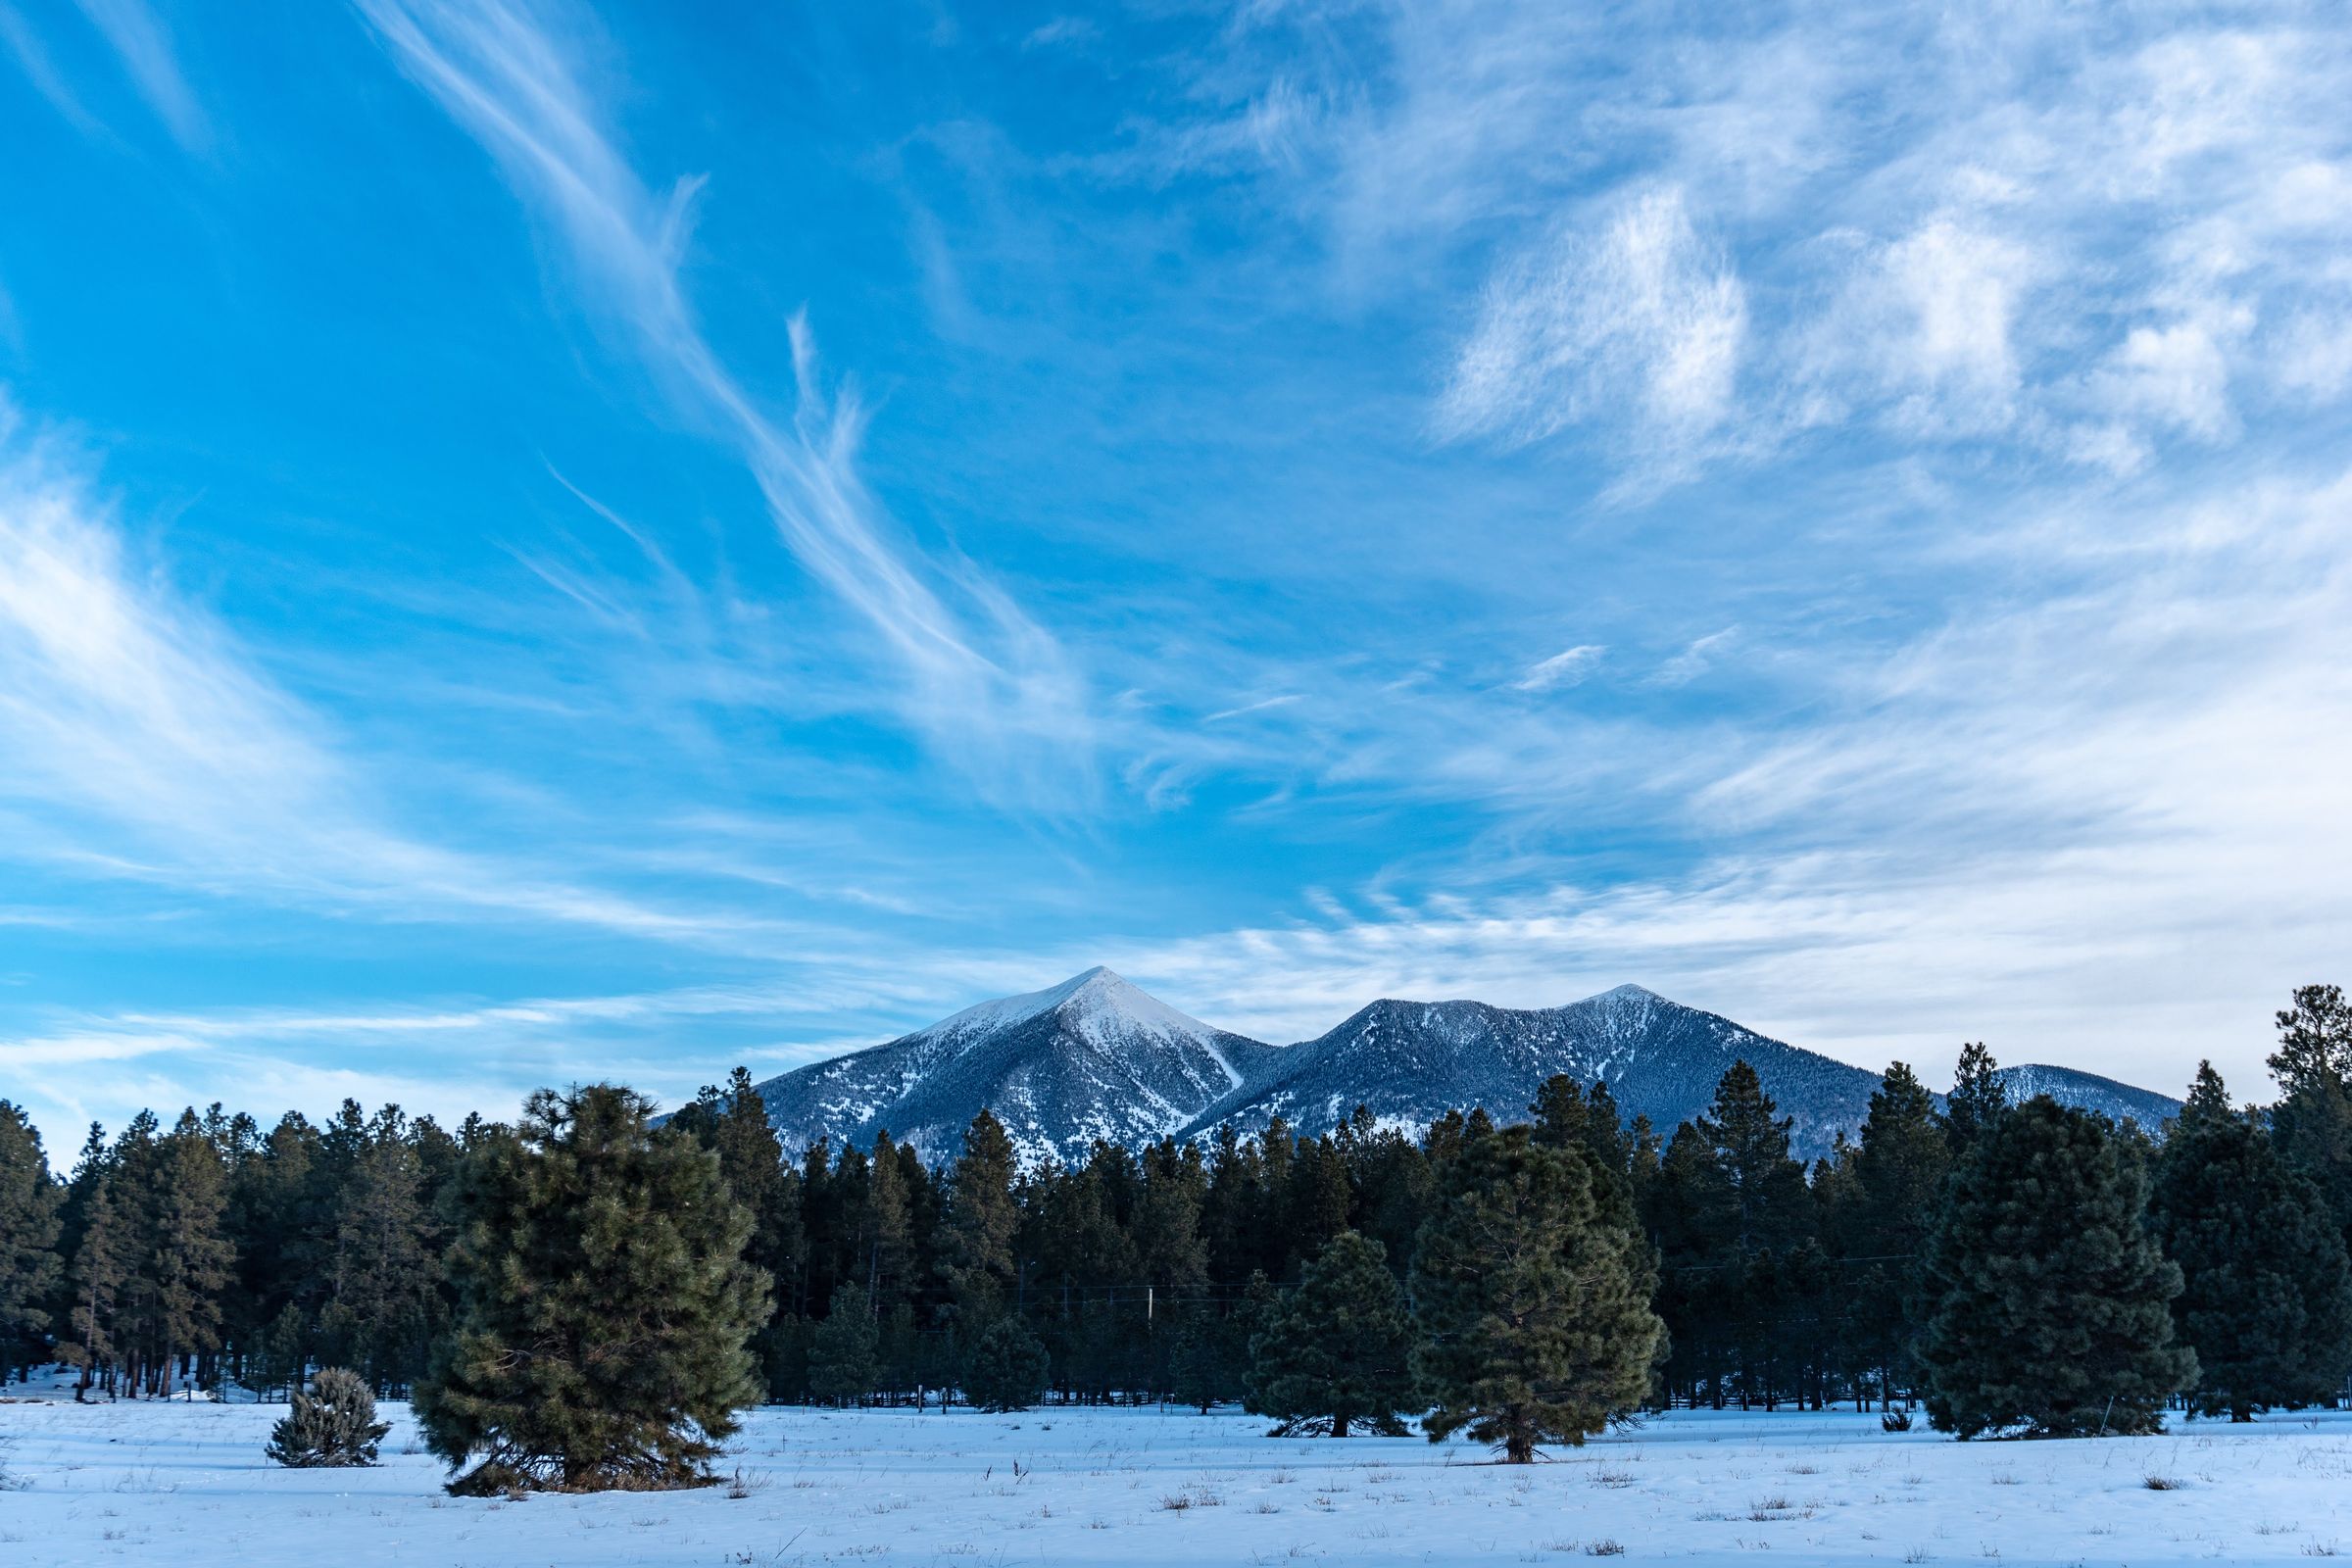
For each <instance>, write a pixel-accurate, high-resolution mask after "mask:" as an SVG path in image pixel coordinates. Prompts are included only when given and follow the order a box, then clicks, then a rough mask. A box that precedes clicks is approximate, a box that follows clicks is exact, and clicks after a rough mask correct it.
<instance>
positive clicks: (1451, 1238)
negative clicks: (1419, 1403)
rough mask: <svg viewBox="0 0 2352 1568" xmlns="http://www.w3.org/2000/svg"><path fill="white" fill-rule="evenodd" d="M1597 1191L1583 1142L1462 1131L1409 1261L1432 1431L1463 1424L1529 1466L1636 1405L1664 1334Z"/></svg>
mask: <svg viewBox="0 0 2352 1568" xmlns="http://www.w3.org/2000/svg"><path fill="white" fill-rule="evenodd" d="M1477 1119H1478V1118H1475V1117H1474V1118H1472V1121H1473V1123H1475V1122H1476V1120H1477ZM1593 1186H1594V1184H1593V1171H1592V1166H1591V1163H1590V1161H1589V1160H1588V1159H1587V1158H1586V1156H1585V1155H1584V1153H1583V1152H1582V1151H1581V1150H1569V1149H1556V1148H1551V1147H1547V1146H1545V1145H1543V1144H1539V1143H1537V1142H1535V1141H1534V1139H1533V1138H1532V1137H1531V1136H1530V1135H1529V1130H1528V1129H1527V1128H1526V1127H1524V1126H1520V1127H1511V1128H1507V1129H1505V1130H1503V1131H1502V1132H1499V1133H1496V1132H1492V1131H1485V1132H1470V1131H1468V1130H1467V1129H1466V1136H1465V1138H1464V1141H1463V1144H1462V1147H1461V1150H1460V1152H1459V1153H1457V1154H1456V1155H1455V1156H1454V1157H1453V1158H1452V1159H1450V1160H1448V1161H1447V1162H1446V1165H1445V1167H1444V1169H1443V1171H1442V1173H1441V1176H1440V1186H1439V1193H1438V1201H1437V1205H1436V1207H1435V1209H1434V1210H1433V1211H1432V1213H1431V1214H1430V1217H1429V1219H1428V1221H1427V1222H1426V1223H1425V1224H1424V1225H1423V1227H1422V1231H1421V1240H1420V1246H1419V1249H1418V1250H1417V1252H1416V1254H1415V1256H1414V1260H1413V1275H1412V1281H1413V1283H1412V1299H1413V1309H1414V1312H1415V1314H1416V1315H1417V1316H1418V1318H1419V1319H1420V1323H1421V1329H1422V1336H1423V1339H1422V1344H1421V1346H1420V1348H1419V1351H1418V1353H1417V1355H1416V1358H1415V1370H1416V1372H1417V1373H1418V1374H1419V1376H1420V1378H1421V1381H1422V1383H1423V1384H1424V1386H1425V1388H1426V1389H1427V1391H1428V1393H1429V1395H1430V1397H1432V1399H1433V1400H1434V1401H1435V1404H1436V1409H1435V1410H1434V1411H1433V1412H1432V1413H1431V1414H1430V1415H1429V1416H1427V1417H1426V1418H1424V1420H1423V1423H1422V1424H1423V1426H1424V1427H1425V1428H1426V1429H1427V1430H1428V1432H1429V1435H1430V1437H1431V1438H1432V1439H1433V1440H1435V1439H1441V1438H1445V1437H1447V1436H1450V1435H1451V1434H1453V1433H1454V1432H1457V1431H1462V1430H1464V1429H1467V1430H1468V1432H1469V1434H1470V1436H1471V1437H1472V1438H1473V1439H1475V1440H1476V1441H1478V1442H1481V1443H1487V1444H1492V1445H1495V1446H1497V1447H1499V1448H1500V1449H1501V1450H1502V1453H1503V1456H1504V1457H1505V1458H1506V1459H1508V1460H1509V1461H1510V1462H1512V1463H1515V1464H1524V1463H1526V1462H1527V1461H1529V1460H1531V1459H1533V1458H1534V1457H1535V1455H1536V1450H1537V1448H1538V1446H1540V1445H1543V1444H1545V1443H1569V1444H1581V1443H1583V1442H1584V1440H1585V1438H1586V1437H1587V1436H1589V1435H1590V1434H1593V1433H1595V1432H1599V1431H1601V1430H1603V1429H1604V1428H1605V1427H1606V1426H1607V1425H1608V1423H1609V1422H1610V1421H1612V1420H1614V1419H1617V1418H1619V1417H1622V1416H1625V1415H1627V1414H1630V1413H1631V1412H1632V1411H1633V1410H1634V1409H1635V1408H1637V1407H1638V1406H1639V1405H1640V1403H1641V1401H1642V1396H1643V1395H1644V1394H1645V1393H1646V1392H1647V1390H1648V1387H1649V1369H1650V1362H1651V1360H1652V1359H1653V1357H1654V1355H1655V1353H1656V1350H1657V1348H1658V1343H1659V1336H1660V1332H1661V1326H1660V1324H1659V1322H1658V1319H1657V1316H1656V1314H1655V1313H1653V1312H1652V1311H1651V1310H1650V1305H1649V1292H1648V1290H1647V1288H1646V1286H1647V1281H1646V1278H1645V1274H1644V1268H1643V1263H1644V1261H1645V1249H1644V1245H1643V1243H1642V1240H1641V1238H1640V1237H1638V1236H1636V1235H1634V1234H1633V1233H1632V1232H1631V1231H1629V1230H1627V1229H1626V1228H1625V1227H1624V1226H1622V1225H1620V1224H1616V1223H1613V1222H1611V1221H1610V1220H1609V1219H1608V1218H1607V1217H1606V1216H1605V1214H1604V1213H1603V1212H1602V1208H1601V1204H1600V1202H1599V1201H1596V1199H1595V1198H1594V1193H1593Z"/></svg>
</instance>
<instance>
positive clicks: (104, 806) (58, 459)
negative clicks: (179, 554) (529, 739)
mask: <svg viewBox="0 0 2352 1568" xmlns="http://www.w3.org/2000/svg"><path fill="white" fill-rule="evenodd" d="M0 813H5V815H4V816H0V820H7V821H8V822H9V826H10V828H11V835H10V836H11V841H12V844H13V847H14V852H15V855H16V858H19V859H20V860H25V859H34V860H43V859H45V860H50V861H53V862H61V863H62V862H72V863H73V864H75V865H77V866H79V867H80V868H82V869H83V870H85V871H87V872H90V873H92V874H95V875H98V876H100V877H110V878H118V879H125V878H126V879H132V880H161V881H170V882H173V883H177V884H180V885H183V886H187V887H190V888H192V889H199V890H207V891H213V892H219V893H223V894H230V895H236V896H260V897H263V898H266V899H271V900H277V901H292V902H295V903H298V904H321V903H324V904H338V905H343V906H346V907H374V908H377V909H380V910H382V911H384V912H386V913H390V914H394V915H399V916H407V915H413V914H415V913H417V912H418V911H420V910H438V911H441V912H443V913H447V912H450V911H453V910H458V909H471V910H474V911H477V912H479V911H503V912H504V913H506V914H509V915H520V916H525V917H529V918H534V919H543V920H552V921H557V922H562V923H569V924H582V925H589V926H596V927H600V928H604V929H608V930H614V931H625V932H629V933H632V934H635V935H641V936H645V937H650V938H655V939H661V940H671V941H682V942H690V943H715V944H718V945H722V946H725V945H740V944H744V943H752V942H760V941H771V940H773V938H774V936H775V935H776V931H775V929H774V927H773V925H772V923H771V922H767V921H762V920H759V919H755V918H750V917H745V916H739V915H736V914H733V913H729V912H723V911H709V910H705V911H693V910H674V909H663V908H662V907H657V906H654V905H652V904H648V903H644V902H641V901H638V900H635V899H632V898H629V897H626V896H623V895H619V894H614V893H611V892H607V891H604V890H601V889H598V888H596V887H593V886H590V885H586V884H582V883H576V882H570V881H566V880H564V879H562V878H558V877H548V876H544V875H541V874H539V873H537V872H535V871H534V870H532V869H531V868H530V867H529V866H528V865H526V864H524V863H522V862H521V861H519V860H518V859H515V858H497V859H490V858H481V857H478V856H475V855H471V854H468V853H465V852H462V851H458V850H453V849H450V848H447V847H445V846H443V845H441V844H438V843H436V842H434V841H432V840H430V839H428V838H424V837H419V836H417V835H415V834H412V833H409V832H405V831H403V830H402V829H401V828H400V827H399V826H398V825H397V821H396V813H395V812H394V810H393V809H392V807H391V804H390V802H389V801H388V800H387V799H386V797H385V794H384V792H383V791H382V790H381V788H380V785H379V784H378V782H377V781H375V780H373V779H372V778H371V777H370V776H369V774H368V770H367V769H366V768H365V767H362V766H355V765H354V764H353V763H352V762H351V761H350V760H348V759H347V758H346V757H345V756H344V755H343V753H342V751H341V749H340V748H339V747H338V745H337V743H336V741H335V739H334V737H333V732H332V726H331V724H330V723H329V722H328V721H327V720H326V719H325V718H324V717H323V716H322V715H321V714H320V713H319V712H318V711H315V710H314V709H312V708H310V707H309V706H307V705H305V704H304V703H302V702H301V701H299V700H298V699H297V698H295V697H294V696H292V695H290V694H289V693H288V692H287V691H286V690H285V689H284V688H283V687H282V686H280V685H278V684H277V683H276V682H274V681H272V680H270V678H269V677H268V676H267V675H266V674H265V673H263V672H261V670H260V669H259V667H258V665H257V662H256V660H255V658H254V656H253V655H252V654H251V652H250V651H249V650H247V649H246V648H244V647H242V646H241V645H240V644H239V643H238V641H237V639H236V638H235V637H234V636H233V634H232V633H231V632H230V630H229V629H228V627H227V626H226V625H224V624H223V623H222V622H221V620H220V619H219V617H217V616H216V615H214V614H213V613H211V612H209V611H208V610H207V609H206V608H205V607H203V606H202V605H200V604H197V603H195V602H193V601H191V600H190V599H188V598H187V597H186V596H185V595H183V594H182V593H180V592H179V591H177V590H176V589H175V588H174V586H173V585H172V582H171V580H170V577H169V575H168V573H167V572H166V570H165V569H164V565H163V564H162V563H161V561H160V560H154V559H145V558H143V556H142V553H141V552H139V551H138V550H136V549H135V548H134V546H133V545H132V543H131V541H130V539H129V537H128V536H127V534H126V532H125V530H124V529H123V527H122V525H121V523H120V520H119V519H118V517H117V516H116V515H115V513H114V511H113V509H112V507H111V506H110V505H109V503H108V502H107V501H106V499H105V498H104V497H103V496H102V495H101V493H100V492H99V491H98V490H97V488H96V487H95V484H94V481H93V479H92V476H91V475H90V473H89V472H88V471H87V463H86V460H85V459H84V458H83V457H82V456H81V455H80V454H78V453H77V452H75V451H74V450H73V448H72V446H71V445H70V443H68V442H66V441H65V440H63V439H62V438H60V437H57V436H55V435H51V434H44V433H42V432H39V431H37V430H35V429H33V428H32V427H30V425H29V423H28V421H27V420H26V419H25V417H24V416H22V415H21V414H19V413H18V412H17V411H16V409H15V408H14V407H13V406H12V405H10V404H8V403H7V402H6V401H5V400H0Z"/></svg>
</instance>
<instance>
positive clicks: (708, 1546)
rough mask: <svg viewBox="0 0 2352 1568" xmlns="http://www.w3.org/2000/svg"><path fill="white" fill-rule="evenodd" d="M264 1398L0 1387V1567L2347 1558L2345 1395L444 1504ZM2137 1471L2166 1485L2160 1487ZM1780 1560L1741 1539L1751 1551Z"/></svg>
mask: <svg viewBox="0 0 2352 1568" xmlns="http://www.w3.org/2000/svg"><path fill="white" fill-rule="evenodd" d="M281 1413H282V1407H279V1406H254V1405H229V1404H211V1403H198V1404H171V1405H160V1404H139V1405H132V1404H122V1405H96V1406H76V1405H74V1404H73V1403H72V1402H71V1400H70V1399H69V1400H64V1401H62V1402H45V1403H10V1404H0V1452H4V1456H0V1465H4V1466H5V1467H6V1469H7V1470H8V1472H9V1474H10V1475H11V1477H12V1478H13V1480H12V1481H11V1483H10V1490H6V1491H0V1563H5V1564H9V1565H12V1568H47V1565H49V1564H57V1563H125V1562H128V1563H169V1564H174V1565H184V1568H213V1565H222V1564H234V1565H252V1568H268V1565H273V1564H291V1565H300V1568H319V1565H320V1564H337V1565H340V1564H354V1563H378V1562H387V1563H388V1562H404V1563H420V1564H437V1565H440V1564H446V1565H452V1568H456V1565H466V1564H472V1565H478V1568H515V1565H523V1568H528V1565H536V1564H542V1563H548V1564H565V1565H569V1564H610V1563H680V1564H726V1563H735V1564H779V1565H784V1564H794V1563H810V1564H815V1563H846V1562H858V1563H879V1564H942V1565H960V1564H963V1563H973V1564H992V1565H993V1564H1006V1565H1010V1564H1023V1563H1148V1564H1171V1565H1173V1564H1221V1563H1288V1562H1327V1563H1333V1564H1355V1563H1482V1564H1483V1563H1523V1562H1537V1563H1541V1562H1563V1563H1564V1562H1568V1561H1574V1560H1578V1559H1580V1558H1582V1557H1583V1556H1585V1555H1587V1554H1593V1555H1596V1556H1599V1555H1616V1554H1617V1553H1618V1550H1619V1549H1620V1548H1621V1549H1622V1560H1624V1561H1626V1562H1629V1563H1635V1562H1651V1561H1661V1560H1669V1559H1671V1560H1675V1561H1681V1562H1742V1563H1752V1562H1756V1561H1759V1560H1760V1561H1763V1562H1774V1561H1779V1562H1794V1563H1844V1562H1888V1563H1892V1562H1963V1561H1984V1560H1998V1561H2000V1562H2003V1563H2008V1564H2017V1563H2047V1564H2059V1563H2086V1564H2087V1563H2131V1564H2144V1563H2165V1562H2189V1561H2202V1562H2265V1561H2274V1560H2292V1559H2296V1558H2301V1557H2310V1556H2328V1555H2333V1554H2334V1552H2335V1550H2336V1549H2337V1547H2338V1544H2339V1543H2340V1544H2341V1547H2342V1549H2343V1550H2344V1551H2345V1552H2346V1553H2348V1554H2352V1488H2348V1487H2347V1485H2346V1482H2347V1478H2352V1413H2344V1414H2336V1413H2329V1414H2323V1415H2319V1416H2316V1417H2315V1416H2295V1417H2279V1418H2276V1419H2272V1420H2268V1421H2264V1422H2261V1423H2258V1424H2256V1425H2255V1426H2252V1427H2238V1428H2234V1429H2232V1428H2229V1427H2228V1426H2227V1425H2213V1424H2208V1423H2203V1422H2199V1423H2195V1424H2193V1425H2188V1426H2183V1427H2180V1429H2179V1430H2177V1431H2176V1432H2175V1434H2174V1435H2172V1436H2168V1437H2163V1438H2154V1439H2135V1440H2109V1441H2105V1442H2096V1443H2038V1444H1956V1443H1952V1442H1949V1441H1946V1440H1942V1439H1938V1438H1935V1437H1932V1436H1929V1435H1927V1434H1925V1433H1912V1434H1906V1435H1901V1436H1890V1435H1887V1434H1885V1433H1882V1432H1881V1431H1880V1430H1879V1428H1878V1423H1877V1421H1876V1420H1875V1418H1867V1417H1865V1418H1857V1417H1855V1416H1853V1415H1851V1414H1830V1415H1788V1414H1782V1415H1774V1416H1764V1415H1754V1416H1740V1415H1738V1414H1722V1415H1717V1414H1712V1413H1700V1414H1678V1415H1673V1416H1669V1417H1665V1418H1662V1419H1659V1420H1657V1421H1654V1422H1652V1423H1650V1424H1649V1425H1648V1426H1646V1427H1644V1428H1642V1430H1640V1431H1638V1432H1630V1433H1626V1434H1624V1435H1621V1436H1614V1437H1610V1438H1607V1439H1604V1440H1601V1441H1598V1442H1595V1443H1593V1444H1592V1445H1591V1446H1588V1447H1586V1448H1584V1449H1582V1450H1578V1449H1562V1450H1560V1452H1559V1453H1558V1454H1557V1455H1556V1462H1553V1463H1549V1464H1544V1465H1539V1466H1534V1467H1529V1468H1509V1467H1504V1466H1498V1465H1493V1464H1488V1463H1484V1462H1482V1461H1483V1459H1484V1457H1485V1456H1484V1454H1483V1453H1482V1452H1481V1451H1480V1450H1478V1449H1476V1448H1472V1447H1469V1446H1464V1445H1460V1444H1449V1445H1446V1446H1433V1445H1431V1444H1428V1443H1425V1442H1423V1441H1421V1440H1419V1439H1397V1440H1385V1439H1351V1440H1349V1441H1347V1442H1344V1443H1331V1442H1302V1441H1287V1440H1286V1441H1276V1440H1270V1439H1267V1438H1265V1437H1264V1436H1262V1435H1261V1434H1262V1433H1263V1431H1264V1424H1263V1423H1262V1422H1259V1421H1255V1420H1251V1419H1250V1418H1248V1417H1246V1416H1241V1415H1216V1416H1209V1417H1201V1416H1199V1415H1195V1414H1193V1413H1191V1412H1190V1411H1181V1410H1171V1411H1168V1412H1166V1413H1164V1414H1163V1413H1161V1412H1160V1411H1158V1410H1156V1409H1152V1410H1142V1411H1106V1410H1045V1411H1034V1412H1031V1413H1028V1414H1025V1415H1016V1416H986V1415H978V1414H974V1413H972V1412H970V1411H960V1410H959V1411H956V1412H954V1413H952V1414H948V1415H941V1414H940V1413H938V1412H937V1411H936V1410H934V1411H933V1412H931V1413H929V1414H927V1415H915V1414H911V1413H907V1412H898V1411H881V1410H875V1411H856V1412H848V1413H838V1414H834V1413H820V1412H815V1411H807V1410H791V1409H767V1410H760V1411H756V1412H753V1413H752V1414H751V1415H750V1416H749V1417H748V1419H747V1422H746V1425H745V1429H744V1432H743V1434H742V1436H741V1438H740V1439H739V1440H738V1442H737V1445H736V1450H737V1455H738V1462H739V1463H740V1464H741V1466H742V1474H743V1476H744V1479H745V1481H746V1483H747V1486H746V1488H745V1489H743V1490H744V1491H745V1493H746V1495H736V1496H731V1495H729V1494H728V1492H727V1491H726V1490H723V1489H712V1490H709V1491H702V1492H691V1493H668V1494H655V1495H646V1494H638V1495H604V1496H590V1497H561V1496H534V1497H531V1498H530V1499H528V1500H526V1501H522V1502H505V1501H470V1500H460V1499H457V1498H453V1497H448V1496H445V1495H442V1493H441V1490H440V1482H441V1480H442V1470H441V1467H440V1466H439V1465H438V1464H436V1463H435V1462H434V1461H433V1459H432V1458H431V1456H430V1455H428V1454H426V1453H424V1452H422V1451H421V1450H420V1449H419V1447H418V1446H417V1432H416V1426H415V1423H414V1422H412V1421H411V1420H410V1419H409V1417H408V1412H407V1410H406V1408H405V1407H404V1406H400V1405H387V1406H386V1407H385V1408H384V1412H383V1413H384V1414H385V1415H387V1416H389V1417H391V1418H392V1419H393V1422H394V1425H393V1430H392V1435H391V1437H390V1439H389V1440H387V1442H386V1444H385V1448H384V1452H385V1463H384V1464H383V1465H382V1466H381V1467H380V1468H377V1469H373V1470H357V1471H354V1470H344V1471H317V1470H314V1471H292V1470H281V1469H277V1468H274V1467H272V1466H270V1464H268V1463H266V1462H265V1461H264V1460H263V1458H262V1443H263V1439H264V1436H265V1434H266V1433H267V1432H268V1430H269V1428H270V1423H271V1422H272V1421H273V1420H275V1419H276V1418H277V1416H278V1415H279V1414H281ZM2151 1476H2154V1477H2157V1478H2160V1479H2163V1480H2165V1481H2168V1482H2170V1483H2172V1484H2173V1486H2172V1488H2171V1490H2163V1491H2158V1490H2151V1489H2150V1488H2149V1486H2148V1485H2147V1480H2148V1478H2149V1477H2151ZM1757 1553H1768V1554H1769V1555H1767V1556H1764V1557H1762V1558H1760V1559H1759V1558H1758V1557H1757V1556H1756V1555H1755V1554H1757Z"/></svg>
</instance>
